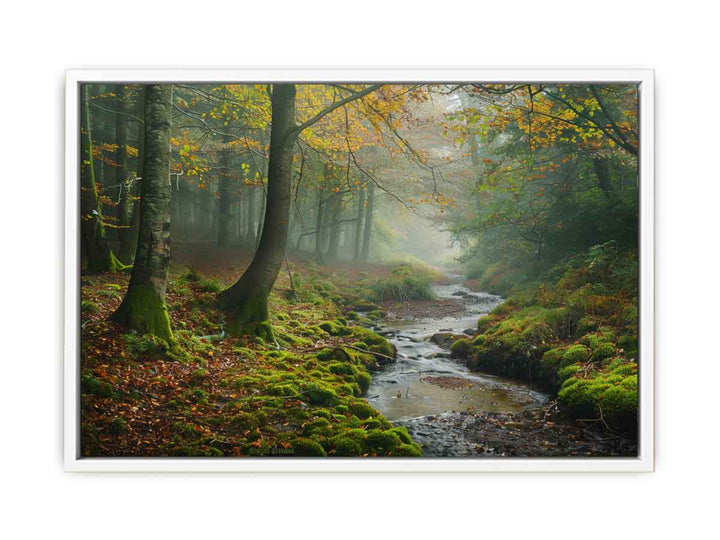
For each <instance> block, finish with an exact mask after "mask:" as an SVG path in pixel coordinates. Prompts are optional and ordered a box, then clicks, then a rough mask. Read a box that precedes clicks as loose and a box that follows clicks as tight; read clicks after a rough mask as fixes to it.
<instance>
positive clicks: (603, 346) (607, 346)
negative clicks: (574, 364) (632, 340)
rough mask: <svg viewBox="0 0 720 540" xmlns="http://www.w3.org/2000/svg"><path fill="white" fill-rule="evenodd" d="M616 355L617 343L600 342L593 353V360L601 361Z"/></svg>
mask: <svg viewBox="0 0 720 540" xmlns="http://www.w3.org/2000/svg"><path fill="white" fill-rule="evenodd" d="M614 355H615V345H613V344H612V343H600V344H598V345H597V346H596V347H595V350H594V351H593V353H592V361H593V362H600V361H602V360H605V359H606V358H610V357H611V356H614Z"/></svg>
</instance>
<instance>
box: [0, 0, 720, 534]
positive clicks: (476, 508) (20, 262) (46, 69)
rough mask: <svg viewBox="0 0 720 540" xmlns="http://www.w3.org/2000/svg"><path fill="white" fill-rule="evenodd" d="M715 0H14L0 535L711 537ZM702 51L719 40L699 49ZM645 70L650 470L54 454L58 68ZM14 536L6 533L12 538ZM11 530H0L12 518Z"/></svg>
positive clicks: (58, 343)
mask: <svg viewBox="0 0 720 540" xmlns="http://www.w3.org/2000/svg"><path fill="white" fill-rule="evenodd" d="M711 5H712V4H711V3H710V2H704V1H696V0H687V1H685V2H681V3H675V4H669V3H661V2H630V1H627V0H623V1H616V0H605V1H603V2H578V1H577V0H573V1H567V0H556V1H554V2H529V1H519V0H514V1H512V2H502V1H500V0H496V1H495V2H482V3H481V2H477V1H470V2H463V1H456V2H449V3H444V4H439V3H421V2H418V1H417V0H415V1H412V2H390V1H387V0H384V1H376V0H366V1H357V2H349V3H342V2H338V1H313V2H311V1H302V2H300V1H295V2H280V1H276V2H264V3H263V2H254V3H253V4H248V3H244V2H240V1H237V0H236V1H233V2H217V1H206V2H188V1H185V0H175V1H174V2H151V1H149V0H144V1H136V0H124V1H122V2H110V1H107V0H104V1H95V2H89V1H85V2H80V1H64V2H52V3H50V2H48V3H46V4H45V5H40V4H39V3H29V2H27V3H20V2H10V3H7V4H5V6H4V8H3V14H2V18H3V23H4V24H3V30H2V32H0V45H1V48H0V50H1V51H2V58H3V61H2V66H3V68H4V70H3V81H2V83H1V84H0V138H1V143H0V188H1V190H2V191H0V201H2V203H3V210H2V212H0V220H2V221H1V223H0V231H2V238H3V242H2V250H1V251H0V252H1V253H2V254H3V257H2V260H3V263H2V265H0V272H2V281H1V283H2V285H3V292H2V297H1V300H0V302H2V306H3V308H2V310H1V311H0V313H2V316H3V319H4V322H3V324H2V334H1V335H2V342H1V343H0V351H1V352H0V359H1V360H0V400H2V401H1V403H0V405H1V408H0V411H1V414H2V417H1V421H0V439H1V441H2V442H0V452H1V453H2V461H1V462H0V463H1V465H0V466H1V467H2V477H1V479H0V482H1V485H2V494H3V495H5V496H6V497H7V498H6V500H5V502H4V503H2V506H0V514H1V515H2V516H3V517H2V518H0V533H5V534H3V536H4V537H5V538H44V537H61V536H62V537H64V536H65V534H67V535H68V537H70V536H72V537H74V538H92V537H97V538H107V539H114V538H170V537H175V538H190V537H210V538H213V537H214V538H222V539H223V540H225V539H226V538H235V537H241V536H242V537H250V536H261V537H269V538H282V537H285V536H292V537H300V538H302V537H306V536H313V537H315V538H327V537H330V536H331V535H332V536H333V537H339V538H345V537H347V538H353V537H367V536H371V537H377V538H394V537H398V538H400V537H402V538H409V537H442V538H456V537H460V535H462V534H463V533H464V534H468V535H472V537H486V538H491V537H497V538H520V537H532V538H570V537H581V538H588V539H592V538H603V539H607V538H613V539H616V538H637V537H640V536H641V535H649V534H657V535H660V534H667V535H668V536H670V537H678V536H681V537H684V538H706V537H709V536H710V535H711V531H712V530H716V531H717V527H716V526H715V520H716V517H717V516H716V515H715V513H716V512H717V493H716V489H717V488H716V481H717V480H718V473H717V457H716V455H717V452H718V444H717V443H718V435H717V423H718V422H717V420H718V415H717V412H716V411H717V408H718V407H717V405H718V399H717V398H716V397H715V395H716V393H717V385H718V375H719V370H718V364H719V363H720V355H719V354H718V334H719V333H720V328H719V325H718V322H719V321H718V319H719V317H718V307H717V305H718V296H719V295H718V285H717V275H718V256H717V247H718V238H717V233H718V222H717V220H718V216H719V215H720V201H719V198H720V197H719V196H720V189H719V183H720V175H719V174H718V168H717V167H718V165H717V161H718V155H719V153H720V117H719V116H720V115H719V114H718V102H717V101H718V92H720V78H719V77H718V71H717V70H718V62H717V32H718V30H717V21H718V19H717V15H716V14H714V13H712V12H711V11H712V10H711V8H710V6H711ZM713 50H714V51H715V53H713V52H712V51H713ZM104 67H126V68H133V67H148V68H157V67H178V68H193V67H215V68H229V67H388V68H392V67H457V68H460V67H485V68H493V67H495V68H499V67H516V68H527V67H533V68H541V67H556V68H570V67H574V68H586V67H587V68H655V69H656V70H657V71H656V75H657V80H656V86H657V94H656V96H657V145H656V152H657V158H656V163H657V178H656V181H657V221H658V224H657V338H656V341H657V386H656V391H657V397H658V403H657V419H658V421H657V472H656V473H654V474H637V475H578V474H564V475H550V474H537V475H525V474H514V475H509V474H486V475H477V476H469V475H465V476H447V475H428V476H399V475H397V476H380V475H367V474H365V475H358V476H347V475H346V476H329V475H326V476H317V475H316V476H310V475H303V476H301V475H297V476H290V477H288V476H280V475H275V476H268V475H265V476H260V475H255V476H253V475H244V476H242V475H179V474H173V475H169V474H168V475H109V474H107V475H101V474H95V475H79V474H74V475H70V474H66V473H64V472H63V471H62V462H61V396H62V391H61V360H62V357H61V350H62V349H61V347H62V326H61V322H62V314H63V305H62V295H61V292H62V266H61V262H62V244H63V236H62V215H63V214H62V213H63V207H62V204H63V203H62V195H63V179H62V171H63V154H62V148H63V131H62V126H63V118H62V106H63V76H64V74H63V70H64V69H66V68H104ZM10 531H13V532H10ZM7 533H9V534H7Z"/></svg>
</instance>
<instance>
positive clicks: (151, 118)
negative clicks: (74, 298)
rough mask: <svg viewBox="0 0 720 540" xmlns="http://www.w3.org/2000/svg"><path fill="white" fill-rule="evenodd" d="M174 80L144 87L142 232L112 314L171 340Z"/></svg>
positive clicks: (121, 321) (140, 328)
mask: <svg viewBox="0 0 720 540" xmlns="http://www.w3.org/2000/svg"><path fill="white" fill-rule="evenodd" d="M171 113H172V85H167V84H164V85H148V86H147V87H146V88H145V114H144V116H145V135H144V137H145V145H144V150H145V156H144V159H143V169H142V189H141V192H142V199H141V203H140V204H141V209H140V234H139V237H138V246H137V253H136V255H135V264H134V266H133V270H132V275H131V277H130V284H129V285H128V290H127V293H126V294H125V298H123V301H122V304H121V305H120V307H119V308H118V309H117V311H116V312H115V313H114V314H113V319H114V320H115V321H117V322H119V323H121V324H123V325H124V326H126V327H127V328H130V329H133V330H137V331H138V332H141V333H146V334H152V335H154V336H157V337H159V338H161V339H163V340H165V341H167V342H172V340H173V336H172V331H171V329H170V318H169V316H168V311H167V306H166V304H165V292H166V288H167V272H168V264H169V262H170V196H171V189H172V188H171V185H170V183H169V178H170V129H171V120H172V114H171Z"/></svg>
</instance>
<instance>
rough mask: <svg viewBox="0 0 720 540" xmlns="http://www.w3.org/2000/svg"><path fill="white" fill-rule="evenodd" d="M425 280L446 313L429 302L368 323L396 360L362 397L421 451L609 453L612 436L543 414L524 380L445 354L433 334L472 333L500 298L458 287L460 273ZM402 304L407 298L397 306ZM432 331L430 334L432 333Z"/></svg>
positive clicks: (542, 403) (542, 399) (545, 406)
mask: <svg viewBox="0 0 720 540" xmlns="http://www.w3.org/2000/svg"><path fill="white" fill-rule="evenodd" d="M451 278H452V279H451V281H452V282H451V283H450V284H442V285H433V290H434V291H435V294H436V295H437V297H438V300H439V301H440V302H444V303H445V304H447V305H450V306H451V308H452V307H454V309H451V310H450V313H451V314H450V315H442V316H436V315H433V314H432V312H433V310H432V309H430V308H429V306H427V305H425V306H424V307H423V305H422V304H420V305H419V306H418V309H417V312H415V313H412V314H408V313H407V312H406V310H405V309H403V310H400V311H402V313H393V309H392V308H388V317H387V318H386V319H385V320H383V321H380V322H379V323H378V325H377V326H376V327H375V328H374V330H375V331H376V332H378V333H380V334H382V335H384V336H385V337H386V338H387V339H388V340H389V341H390V342H391V343H392V344H393V345H395V347H396V349H397V353H398V354H397V361H396V362H394V363H390V364H387V365H385V366H384V367H383V368H382V369H381V370H379V371H378V372H376V373H374V374H373V380H372V384H371V386H370V389H369V390H368V396H369V397H368V401H369V402H370V403H371V404H372V405H373V406H374V407H375V408H376V409H378V410H379V411H380V412H381V413H382V414H383V415H384V416H385V417H386V418H387V419H388V420H390V421H391V422H392V423H393V424H395V425H402V426H405V427H406V428H407V429H408V431H409V433H410V435H411V436H412V438H413V440H415V441H416V442H418V443H419V444H420V445H421V446H422V448H423V455H424V456H426V457H449V456H454V457H483V456H485V457H498V456H534V457H538V456H569V455H570V456H572V455H577V456H594V455H605V456H607V455H617V449H616V448H615V447H614V443H613V442H612V441H609V442H608V441H607V440H606V439H603V438H602V437H599V436H595V435H594V434H593V433H592V432H589V431H588V430H587V429H584V428H583V427H581V426H577V425H574V424H570V423H563V422H556V421H551V420H554V418H553V417H552V416H550V417H549V416H548V411H549V409H552V408H553V407H552V403H551V402H550V397H549V396H548V395H547V394H545V393H543V392H542V391H539V390H538V389H536V388H533V387H532V386H531V385H529V384H527V383H524V382H521V381H516V380H511V379H506V378H502V377H496V376H493V375H490V374H486V373H478V372H471V371H469V370H468V368H467V367H465V366H464V365H463V364H461V363H459V362H457V361H456V360H455V359H453V358H451V357H450V351H449V345H448V342H447V341H445V342H444V343H443V340H441V339H438V337H439V336H437V334H442V335H444V336H445V337H449V335H451V334H454V335H461V334H472V333H473V331H474V328H475V327H476V325H477V320H478V318H479V317H481V316H482V315H483V314H486V313H488V312H489V311H490V310H492V309H493V308H494V307H495V306H497V305H499V304H501V303H502V302H503V299H502V298H501V297H499V296H496V295H492V294H489V293H483V292H472V291H470V290H469V289H468V288H466V287H464V286H463V285H462V284H461V282H460V280H461V278H460V276H451ZM403 307H407V306H403ZM434 335H436V337H435V338H434V339H433V340H432V341H431V338H432V336H434Z"/></svg>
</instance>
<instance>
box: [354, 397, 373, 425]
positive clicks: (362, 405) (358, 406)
mask: <svg viewBox="0 0 720 540" xmlns="http://www.w3.org/2000/svg"><path fill="white" fill-rule="evenodd" d="M349 408H350V413H352V414H354V415H355V416H357V417H358V418H360V419H361V420H365V419H366V418H370V417H372V416H377V414H378V413H377V411H376V410H375V409H374V408H373V406H372V405H370V404H369V403H366V402H365V401H355V402H353V403H350V406H349Z"/></svg>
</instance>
